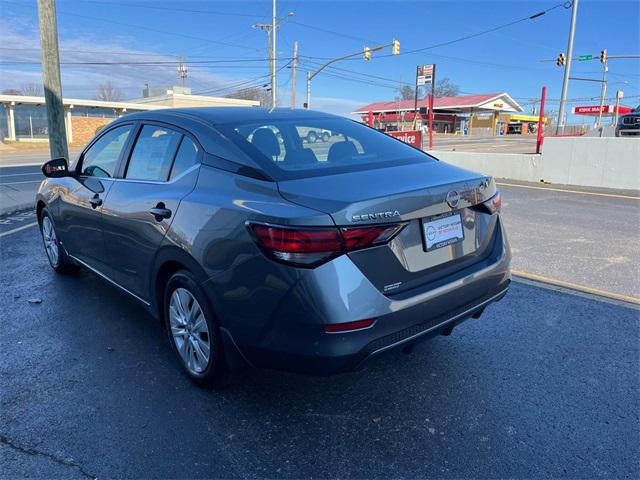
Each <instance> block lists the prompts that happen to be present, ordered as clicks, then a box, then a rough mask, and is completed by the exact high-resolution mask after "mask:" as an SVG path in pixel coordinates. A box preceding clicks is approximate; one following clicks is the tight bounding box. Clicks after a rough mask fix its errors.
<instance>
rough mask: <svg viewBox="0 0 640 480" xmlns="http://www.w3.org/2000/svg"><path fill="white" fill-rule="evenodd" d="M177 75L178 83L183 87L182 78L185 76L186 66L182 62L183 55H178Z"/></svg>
mask: <svg viewBox="0 0 640 480" xmlns="http://www.w3.org/2000/svg"><path fill="white" fill-rule="evenodd" d="M178 77H179V78H180V83H181V85H182V86H183V87H184V79H185V78H187V67H186V65H185V64H184V57H182V56H181V57H178Z"/></svg>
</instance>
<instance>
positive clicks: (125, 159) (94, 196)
mask: <svg viewBox="0 0 640 480" xmlns="http://www.w3.org/2000/svg"><path fill="white" fill-rule="evenodd" d="M309 131H322V132H328V133H327V135H322V136H320V137H318V138H314V140H315V141H312V140H310V139H309V136H308V134H307V133H308V132H309ZM329 132H330V133H329ZM43 172H44V174H45V176H46V177H47V178H46V179H45V180H44V181H43V182H42V184H41V185H40V189H39V190H38V193H37V197H36V206H37V213H38V219H39V223H40V228H41V231H42V237H43V240H44V246H45V249H46V252H47V256H48V258H49V262H50V263H51V266H52V267H53V269H54V270H55V271H56V272H60V273H68V272H73V271H75V270H77V268H78V267H80V266H81V267H85V268H86V269H88V270H91V271H92V272H94V273H95V274H97V275H99V276H100V277H102V278H103V279H104V280H106V281H107V282H109V283H111V284H112V285H114V286H116V287H118V288H119V289H121V290H122V291H123V292H125V293H127V294H129V295H130V296H132V297H133V298H135V299H136V300H138V301H139V302H140V303H142V304H143V305H145V306H146V307H147V308H148V309H149V311H150V312H151V313H152V314H153V315H155V316H157V317H158V318H159V319H161V320H162V321H163V322H164V323H165V325H166V329H167V332H168V337H169V339H170V343H171V346H172V348H173V349H174V350H175V352H176V354H177V358H179V360H180V362H181V363H182V365H183V366H184V369H185V371H186V372H187V373H188V375H189V376H190V377H191V378H192V379H194V380H195V381H196V382H197V383H198V384H200V385H203V386H209V385H212V384H213V383H215V381H216V380H217V379H218V378H219V377H220V376H221V374H222V373H223V371H224V370H225V369H228V368H231V369H233V368H238V367H240V366H242V365H253V366H256V367H266V368H275V369H282V370H289V371H296V372H303V373H313V374H332V373H338V372H344V371H349V370H354V369H357V368H359V367H360V366H362V365H363V364H364V363H365V362H366V361H367V360H368V359H369V358H371V357H372V356H374V355H377V354H379V353H381V352H383V351H385V350H388V349H391V348H394V347H400V348H405V349H410V348H411V347H412V346H413V345H414V344H415V343H416V342H419V341H421V340H424V339H426V338H429V337H432V336H434V335H438V334H443V335H448V334H450V333H451V331H452V329H453V327H454V326H455V325H457V324H458V323H460V322H462V321H463V320H465V319H467V318H470V317H474V318H477V317H479V316H480V314H481V313H482V312H483V310H484V309H485V307H486V306H487V305H489V304H490V303H491V302H494V301H497V300H499V299H501V298H502V297H503V296H504V295H505V293H506V292H507V288H508V285H509V282H510V277H511V275H510V267H509V265H510V258H511V254H510V250H509V245H508V243H507V238H506V236H505V232H504V226H503V224H502V220H501V218H500V206H501V201H500V194H499V192H498V191H497V190H496V185H495V182H494V180H493V179H492V178H490V177H486V176H483V175H479V174H476V173H473V172H469V171H467V170H463V169H461V168H457V167H454V166H452V165H448V164H446V163H443V162H440V161H438V160H436V159H435V158H433V157H431V156H429V155H427V154H426V153H424V152H422V151H419V150H417V149H414V148H413V147H410V146H408V145H406V144H404V143H401V142H400V141H398V140H396V139H393V138H391V137H389V136H387V135H385V134H383V133H380V132H377V131H376V130H374V129H371V128H369V127H366V126H364V125H361V124H359V123H357V122H354V121H351V120H348V119H345V118H341V117H336V116H333V115H328V114H325V113H319V112H312V111H300V110H285V109H282V110H279V109H276V110H272V111H269V110H265V109H261V108H217V109H216V108H193V109H175V110H169V109H167V110H157V111H153V112H144V113H136V114H131V115H127V116H125V117H122V118H120V119H118V120H116V121H114V122H113V123H111V124H109V125H108V126H107V127H106V128H105V129H104V130H102V131H100V132H99V133H98V134H97V135H96V137H95V138H94V139H93V140H92V141H91V142H90V143H89V144H88V145H87V146H86V148H85V149H84V150H83V152H82V153H81V155H80V156H79V158H78V160H77V161H76V162H75V163H74V164H73V165H72V166H68V165H67V162H66V160H65V159H54V160H51V161H49V162H47V163H46V164H45V165H44V166H43ZM389 361H393V360H392V359H390V360H389Z"/></svg>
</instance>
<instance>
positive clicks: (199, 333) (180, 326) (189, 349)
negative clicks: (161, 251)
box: [164, 270, 224, 387]
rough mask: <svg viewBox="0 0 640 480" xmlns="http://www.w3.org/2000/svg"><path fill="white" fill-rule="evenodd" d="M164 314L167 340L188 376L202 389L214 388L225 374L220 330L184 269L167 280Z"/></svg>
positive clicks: (199, 292)
mask: <svg viewBox="0 0 640 480" xmlns="http://www.w3.org/2000/svg"><path fill="white" fill-rule="evenodd" d="M164 313H165V315H164V318H165V322H166V326H167V332H168V334H169V341H170V342H171V346H172V347H173V350H174V351H175V352H176V354H177V356H178V358H179V359H180V363H181V364H182V367H183V368H184V369H185V371H186V373H187V375H189V377H191V379H192V380H193V381H194V382H196V383H197V384H198V385H200V386H201V387H212V386H213V385H215V384H216V383H217V382H218V381H219V380H220V378H221V377H222V374H223V372H224V355H223V352H222V343H221V341H220V331H219V328H218V325H217V323H216V321H215V316H214V314H213V311H212V309H211V307H210V306H209V303H208V301H207V299H206V297H205V295H204V293H203V292H202V290H201V289H200V287H199V286H198V284H197V282H196V280H195V278H194V277H193V275H192V274H191V273H190V272H188V271H186V270H183V271H180V272H178V273H176V274H174V275H173V276H172V277H171V278H170V279H169V282H168V283H167V288H166V289H165V298H164Z"/></svg>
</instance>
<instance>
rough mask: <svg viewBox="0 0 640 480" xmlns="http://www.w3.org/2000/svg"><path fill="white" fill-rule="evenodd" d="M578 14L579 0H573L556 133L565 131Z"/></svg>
mask: <svg viewBox="0 0 640 480" xmlns="http://www.w3.org/2000/svg"><path fill="white" fill-rule="evenodd" d="M577 16H578V0H573V4H572V10H571V26H570V27H569V45H568V46H567V63H566V65H565V66H564V79H563V80H562V96H561V97H560V112H559V113H558V125H557V127H556V135H559V134H561V133H563V132H564V116H565V110H566V108H567V94H568V92H569V73H570V72H571V58H572V57H573V37H574V35H575V32H576V17H577Z"/></svg>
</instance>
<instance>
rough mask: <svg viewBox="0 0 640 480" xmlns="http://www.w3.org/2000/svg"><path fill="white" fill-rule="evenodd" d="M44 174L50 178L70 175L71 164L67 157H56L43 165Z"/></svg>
mask: <svg viewBox="0 0 640 480" xmlns="http://www.w3.org/2000/svg"><path fill="white" fill-rule="evenodd" d="M42 174H43V175H44V176H45V177H49V178H60V177H68V176H69V165H68V164H67V159H66V158H54V159H53V160H49V161H48V162H46V163H45V164H44V165H42Z"/></svg>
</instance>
